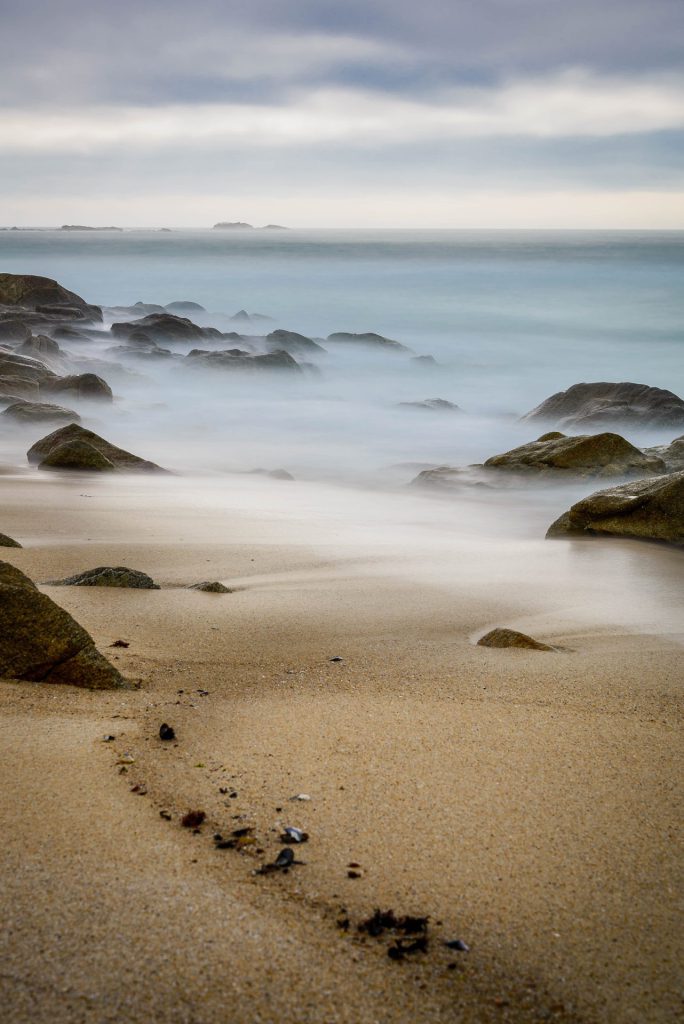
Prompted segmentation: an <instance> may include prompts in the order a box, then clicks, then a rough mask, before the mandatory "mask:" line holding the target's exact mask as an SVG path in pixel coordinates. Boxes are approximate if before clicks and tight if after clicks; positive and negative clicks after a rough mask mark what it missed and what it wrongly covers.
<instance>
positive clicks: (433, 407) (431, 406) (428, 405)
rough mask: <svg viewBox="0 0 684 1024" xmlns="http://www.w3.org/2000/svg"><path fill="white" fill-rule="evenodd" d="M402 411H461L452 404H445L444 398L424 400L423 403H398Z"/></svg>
mask: <svg viewBox="0 0 684 1024" xmlns="http://www.w3.org/2000/svg"><path fill="white" fill-rule="evenodd" d="M399 405H400V407H402V408H404V409H427V410H429V411H430V412H461V409H459V407H458V406H457V405H454V403H453V402H447V400H446V398H426V399H425V400H424V401H423V402H399Z"/></svg>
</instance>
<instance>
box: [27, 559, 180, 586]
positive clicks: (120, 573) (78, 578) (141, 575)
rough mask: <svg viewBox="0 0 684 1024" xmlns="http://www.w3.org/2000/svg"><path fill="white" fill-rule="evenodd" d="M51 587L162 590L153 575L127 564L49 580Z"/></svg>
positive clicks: (104, 566) (88, 570)
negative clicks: (130, 567) (129, 566)
mask: <svg viewBox="0 0 684 1024" xmlns="http://www.w3.org/2000/svg"><path fill="white" fill-rule="evenodd" d="M46 586H50V587H124V588H126V589H131V590H161V587H160V586H159V584H158V583H155V582H154V580H153V579H152V577H151V576H148V575H147V573H145V572H140V571H139V570H138V569H129V568H127V567H126V566H125V565H117V566H110V565H99V566H98V567H97V568H96V569H86V571H85V572H79V573H76V575H74V576H66V577H65V578H64V579H63V580H49V581H48V583H47V584H46Z"/></svg>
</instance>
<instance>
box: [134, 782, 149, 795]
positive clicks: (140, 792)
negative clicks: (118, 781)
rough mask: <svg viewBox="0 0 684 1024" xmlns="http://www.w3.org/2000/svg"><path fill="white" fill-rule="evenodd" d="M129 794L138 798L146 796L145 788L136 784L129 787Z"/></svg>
mask: <svg viewBox="0 0 684 1024" xmlns="http://www.w3.org/2000/svg"><path fill="white" fill-rule="evenodd" d="M131 793H137V794H138V796H146V794H147V790H146V789H145V787H144V786H141V785H140V784H139V783H138V784H137V785H135V786H131Z"/></svg>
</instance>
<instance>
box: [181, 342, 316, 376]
mask: <svg viewBox="0 0 684 1024" xmlns="http://www.w3.org/2000/svg"><path fill="white" fill-rule="evenodd" d="M185 365H187V366H191V367H193V369H213V368H214V367H216V368H219V369H222V370H247V371H252V370H276V371H281V370H285V371H287V372H288V373H301V372H302V369H301V366H300V365H299V363H298V362H297V361H296V359H293V358H292V356H291V355H290V354H289V352H283V351H280V350H279V351H277V352H267V353H266V354H265V355H253V354H252V353H251V352H245V351H244V350H243V349H239V348H232V349H222V350H220V351H218V352H205V351H198V350H195V351H193V352H189V353H188V355H187V357H186V359H185Z"/></svg>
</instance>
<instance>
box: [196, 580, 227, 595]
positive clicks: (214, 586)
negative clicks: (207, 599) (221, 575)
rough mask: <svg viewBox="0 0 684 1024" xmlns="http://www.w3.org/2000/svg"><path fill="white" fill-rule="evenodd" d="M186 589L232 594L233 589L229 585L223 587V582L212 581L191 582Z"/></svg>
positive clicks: (207, 592) (206, 592)
mask: <svg viewBox="0 0 684 1024" xmlns="http://www.w3.org/2000/svg"><path fill="white" fill-rule="evenodd" d="M188 590H201V591H202V593H203V594H232V593H233V591H232V590H231V589H230V587H225V586H224V585H223V583H219V582H218V581H216V580H215V581H214V582H213V583H209V582H205V583H193V584H191V585H190V586H189V587H188Z"/></svg>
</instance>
